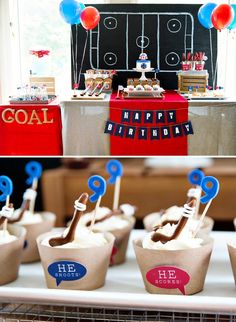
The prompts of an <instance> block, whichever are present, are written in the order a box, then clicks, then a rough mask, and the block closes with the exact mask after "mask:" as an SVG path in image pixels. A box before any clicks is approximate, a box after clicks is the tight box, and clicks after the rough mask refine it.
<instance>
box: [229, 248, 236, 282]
mask: <svg viewBox="0 0 236 322" xmlns="http://www.w3.org/2000/svg"><path fill="white" fill-rule="evenodd" d="M227 247H228V253H229V258H230V263H231V268H232V272H233V275H234V282H235V285H236V243H235V242H234V243H233V242H231V243H228V244H227Z"/></svg>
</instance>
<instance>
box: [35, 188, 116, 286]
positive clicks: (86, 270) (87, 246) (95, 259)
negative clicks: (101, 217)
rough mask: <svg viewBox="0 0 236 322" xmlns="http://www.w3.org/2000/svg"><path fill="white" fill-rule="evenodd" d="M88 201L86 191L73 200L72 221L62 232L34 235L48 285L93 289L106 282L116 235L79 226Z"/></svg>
mask: <svg viewBox="0 0 236 322" xmlns="http://www.w3.org/2000/svg"><path fill="white" fill-rule="evenodd" d="M87 201H88V194H86V193H83V194H82V195H81V196H80V198H79V199H78V200H76V202H75V206H74V207H75V212H74V216H73V219H72V221H71V224H70V226H69V228H67V229H65V230H64V231H63V233H62V234H61V235H59V236H58V234H55V233H54V234H53V233H47V234H43V235H41V236H39V237H38V239H37V244H38V249H39V253H40V258H41V261H42V265H43V269H44V275H45V279H46V283H47V287H48V288H56V289H58V288H59V289H69V290H95V289H97V288H99V287H102V286H103V285H104V284H105V277H106V273H107V269H108V266H109V261H110V256H111V252H112V247H113V244H114V239H115V238H114V236H113V235H112V234H110V233H107V232H105V233H97V232H93V231H90V230H89V229H88V228H86V227H81V226H79V227H78V223H79V221H80V219H81V216H82V214H83V211H85V210H86V204H87Z"/></svg>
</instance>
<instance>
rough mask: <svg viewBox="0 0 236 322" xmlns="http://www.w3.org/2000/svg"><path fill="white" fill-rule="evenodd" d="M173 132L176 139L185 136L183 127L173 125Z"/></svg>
mask: <svg viewBox="0 0 236 322" xmlns="http://www.w3.org/2000/svg"><path fill="white" fill-rule="evenodd" d="M172 132H173V137H174V138H177V137H181V136H183V130H182V127H181V125H173V126H172Z"/></svg>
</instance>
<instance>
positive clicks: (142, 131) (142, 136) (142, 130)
mask: <svg viewBox="0 0 236 322" xmlns="http://www.w3.org/2000/svg"><path fill="white" fill-rule="evenodd" d="M147 131H148V130H147V128H146V127H139V128H138V138H139V140H147V138H148V135H147Z"/></svg>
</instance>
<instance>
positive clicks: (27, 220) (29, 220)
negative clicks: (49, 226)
mask: <svg viewBox="0 0 236 322" xmlns="http://www.w3.org/2000/svg"><path fill="white" fill-rule="evenodd" d="M20 212H21V209H17V210H16V211H15V212H14V215H13V218H12V219H14V218H18V217H19V213H20ZM42 221H43V219H42V216H41V215H40V214H37V213H35V214H32V212H30V211H29V210H26V211H24V214H23V217H22V218H21V220H20V221H18V222H17V224H18V225H27V224H37V223H41V222H42Z"/></svg>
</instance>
